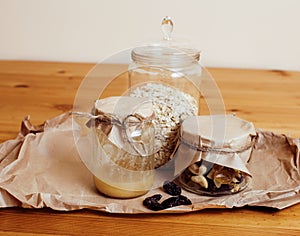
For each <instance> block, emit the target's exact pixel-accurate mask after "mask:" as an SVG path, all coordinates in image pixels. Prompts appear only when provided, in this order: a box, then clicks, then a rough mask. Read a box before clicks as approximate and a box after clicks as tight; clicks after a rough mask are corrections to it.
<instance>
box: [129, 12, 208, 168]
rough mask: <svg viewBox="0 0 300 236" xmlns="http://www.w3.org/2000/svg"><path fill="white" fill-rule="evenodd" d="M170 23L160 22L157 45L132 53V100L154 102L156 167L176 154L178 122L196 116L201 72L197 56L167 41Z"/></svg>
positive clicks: (164, 20)
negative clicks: (160, 37)
mask: <svg viewBox="0 0 300 236" xmlns="http://www.w3.org/2000/svg"><path fill="white" fill-rule="evenodd" d="M172 28H173V22H172V21H171V19H170V18H168V17H166V18H164V19H163V21H162V29H163V32H164V34H165V37H164V40H163V41H162V42H160V43H156V44H151V45H146V46H141V47H136V48H134V49H133V50H132V52H131V58H132V63H131V64H130V65H129V88H130V92H129V94H130V96H132V97H148V98H150V99H151V100H152V101H153V104H154V112H155V117H156V118H155V120H154V122H155V125H156V128H157V129H158V132H157V138H156V140H155V141H156V148H157V150H158V151H157V152H156V153H155V154H154V160H155V167H156V168H158V167H160V166H162V165H164V164H166V163H167V162H168V161H169V160H170V157H171V155H172V153H173V152H174V150H175V147H176V143H177V140H178V131H179V127H180V124H181V122H182V121H183V120H184V119H185V118H187V117H189V116H193V115H197V114H198V113H199V104H200V85H201V73H202V68H201V66H200V64H199V58H200V52H199V50H196V49H194V48H189V47H187V46H186V45H184V44H179V43H177V42H176V41H173V40H172V39H171V37H170V34H171V32H172Z"/></svg>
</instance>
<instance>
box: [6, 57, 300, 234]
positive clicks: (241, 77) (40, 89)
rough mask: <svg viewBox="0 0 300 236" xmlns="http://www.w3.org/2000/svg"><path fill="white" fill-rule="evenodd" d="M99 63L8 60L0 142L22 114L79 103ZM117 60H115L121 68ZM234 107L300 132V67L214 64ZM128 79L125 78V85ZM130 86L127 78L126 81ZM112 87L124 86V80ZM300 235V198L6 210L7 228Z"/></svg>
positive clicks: (279, 129) (35, 116) (46, 115)
mask: <svg viewBox="0 0 300 236" xmlns="http://www.w3.org/2000/svg"><path fill="white" fill-rule="evenodd" d="M93 66H94V65H93V64H83V63H59V62H32V61H28V62H27V61H0V108H1V109H0V112H1V119H0V142H4V141H5V140H8V139H13V138H15V137H16V136H17V134H18V131H19V129H20V123H21V120H22V119H23V118H24V117H25V116H26V115H30V116H31V121H32V123H33V124H40V123H43V122H44V121H45V120H47V119H50V118H52V117H54V116H57V115H59V114H61V113H63V112H65V111H68V110H70V109H72V107H73V102H74V97H75V96H76V92H77V89H78V87H79V86H80V83H81V81H82V80H83V78H84V77H85V76H86V75H87V73H88V72H89V71H90V70H91V68H92V67H93ZM114 68H115V66H114V65H107V67H106V69H107V71H108V72H109V71H113V70H114ZM209 72H210V73H211V74H212V76H213V78H214V79H215V81H216V83H217V85H218V87H219V89H220V91H221V93H222V96H223V100H224V103H225V106H226V111H227V112H228V113H232V112H234V113H236V115H238V116H239V117H241V118H243V119H246V120H249V121H252V122H253V123H254V125H255V127H256V128H261V129H263V130H271V131H274V132H276V133H284V134H288V135H289V136H291V137H295V138H299V137H300V93H299V90H300V72H292V71H278V70H249V69H225V68H209ZM122 86H124V85H122ZM125 86H126V85H125ZM110 89H111V90H110V91H109V92H108V93H110V94H114V93H117V91H118V89H121V88H118V85H117V83H115V84H114V83H112V84H111V85H110ZM149 234H151V235H152V234H153V235H162V234H166V235H208V236H209V235H253V236H254V235H300V204H298V205H295V206H292V207H289V208H287V209H284V210H281V211H276V210H273V209H267V208H253V207H251V208H250V207H244V208H239V209H212V210H209V209H208V210H203V211H199V212H193V213H186V214H168V215H165V214H163V215H161V214H151V215H120V214H108V213H102V212H97V211H90V210H81V211H72V212H57V211H53V210H51V209H38V210H36V209H22V208H3V209H0V235H149Z"/></svg>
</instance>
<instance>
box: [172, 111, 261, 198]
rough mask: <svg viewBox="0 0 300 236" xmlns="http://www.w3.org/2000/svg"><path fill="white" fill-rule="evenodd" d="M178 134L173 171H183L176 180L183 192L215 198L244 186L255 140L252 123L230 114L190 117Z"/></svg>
mask: <svg viewBox="0 0 300 236" xmlns="http://www.w3.org/2000/svg"><path fill="white" fill-rule="evenodd" d="M180 135H181V137H180V145H179V147H178V149H177V150H176V153H175V169H176V172H181V171H182V170H184V171H183V172H182V173H181V174H180V175H179V177H178V181H179V182H180V184H181V185H182V186H183V187H184V188H185V189H187V190H189V191H191V192H194V193H198V194H202V195H212V196H216V195H222V194H232V193H237V192H239V191H242V190H243V189H245V188H246V187H247V186H248V184H249V183H250V181H251V178H252V177H251V173H250V172H249V170H248V169H247V162H248V161H249V160H250V157H251V152H252V147H253V144H254V142H255V140H256V131H255V128H254V126H253V124H252V123H250V122H247V121H245V120H242V119H240V118H238V117H235V116H233V115H212V116H194V117H189V118H187V119H186V120H185V121H184V122H183V124H182V126H181V133H180ZM187 163H190V164H189V166H188V167H187V168H185V167H186V164H187Z"/></svg>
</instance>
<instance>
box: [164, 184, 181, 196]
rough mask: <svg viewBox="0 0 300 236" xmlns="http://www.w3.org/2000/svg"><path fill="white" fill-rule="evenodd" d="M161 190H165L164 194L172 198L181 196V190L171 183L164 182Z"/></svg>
mask: <svg viewBox="0 0 300 236" xmlns="http://www.w3.org/2000/svg"><path fill="white" fill-rule="evenodd" d="M163 189H164V190H165V192H166V193H168V194H170V195H172V196H177V195H180V194H181V188H180V187H179V186H178V185H177V184H175V183H174V182H172V181H166V182H165V183H164V184H163Z"/></svg>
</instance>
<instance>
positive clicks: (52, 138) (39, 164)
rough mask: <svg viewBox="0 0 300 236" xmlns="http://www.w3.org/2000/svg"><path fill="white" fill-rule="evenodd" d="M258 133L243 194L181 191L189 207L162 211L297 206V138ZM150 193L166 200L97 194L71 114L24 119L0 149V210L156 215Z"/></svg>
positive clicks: (299, 174)
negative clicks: (38, 121) (148, 202)
mask: <svg viewBox="0 0 300 236" xmlns="http://www.w3.org/2000/svg"><path fill="white" fill-rule="evenodd" d="M257 132H258V140H257V143H256V144H255V146H254V150H253V152H252V156H251V159H250V162H249V164H248V166H247V167H248V168H249V171H250V172H251V173H252V175H253V181H252V184H251V185H250V186H249V187H248V188H247V189H246V190H245V191H243V192H241V193H238V194H233V195H230V196H220V197H206V196H199V195H196V194H193V193H189V192H187V191H183V195H185V196H187V197H189V198H190V199H191V201H192V203H193V204H192V205H191V206H179V207H174V208H169V209H167V210H164V211H163V212H189V211H196V210H201V209H205V208H231V207H242V206H245V205H250V206H266V207H273V208H277V209H283V208H285V207H289V206H291V205H293V204H297V203H299V202H300V194H299V190H300V169H299V165H300V160H299V159H300V154H299V149H300V139H292V138H288V137H286V136H285V135H277V134H274V133H272V132H267V131H257ZM155 193H161V194H162V195H163V199H164V198H167V197H169V195H166V194H165V193H164V192H163V191H162V190H161V189H159V188H158V189H153V190H151V191H150V192H148V193H147V194H146V195H144V196H141V197H138V198H134V199H128V200H121V199H114V198H108V197H105V196H103V195H101V194H100V193H98V192H97V190H96V188H95V186H94V183H93V179H92V174H91V173H90V172H89V170H88V169H87V168H86V167H85V165H84V164H83V163H82V161H81V160H80V157H79V156H78V153H77V150H76V146H75V144H74V140H73V134H72V118H71V114H70V113H64V114H62V115H60V116H58V117H55V118H53V119H50V120H48V121H46V122H45V123H44V124H43V125H41V126H32V125H31V124H30V122H29V118H25V119H24V121H23V122H22V127H21V131H20V133H19V135H18V137H17V138H16V139H14V140H8V141H6V142H4V143H2V144H0V207H12V206H19V207H26V208H42V207H50V208H52V209H55V210H62V211H68V210H76V209H83V208H88V209H94V210H100V211H106V212H111V213H157V212H152V211H150V210H148V209H146V208H145V207H144V206H143V205H142V201H143V199H144V198H145V197H147V196H151V195H153V194H155Z"/></svg>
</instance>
